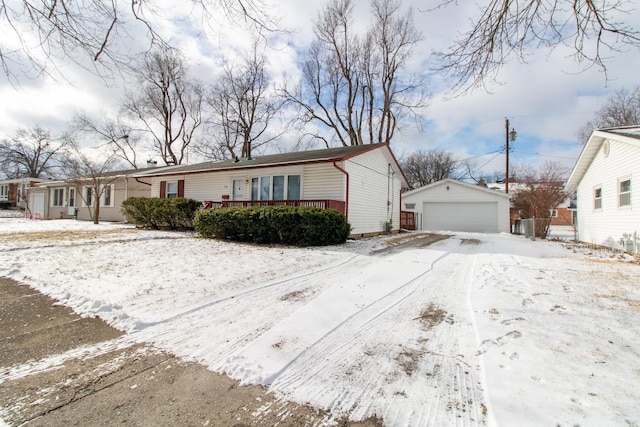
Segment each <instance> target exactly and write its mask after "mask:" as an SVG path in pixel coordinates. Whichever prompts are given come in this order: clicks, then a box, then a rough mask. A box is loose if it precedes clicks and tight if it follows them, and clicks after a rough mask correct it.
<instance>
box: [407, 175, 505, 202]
mask: <svg viewBox="0 0 640 427" xmlns="http://www.w3.org/2000/svg"><path fill="white" fill-rule="evenodd" d="M442 185H459V186H461V187H464V188H468V189H471V190H474V191H482V192H485V193H487V194H492V195H494V196H496V195H497V196H501V197H505V198H507V199H508V198H510V197H511V196H510V195H509V194H507V193H504V192H502V191H498V190H491V189H489V188H485V187H481V186H479V185H474V184H469V183H467V182H462V181H458V180H457V179H452V178H445V179H442V180H440V181H436V182H432V183H431V184H427V185H425V186H423V187H419V188H416V189H415V190H411V191H407V192H406V193H403V196H410V195H413V194H417V193H420V192H423V191H428V190H430V189H432V188H435V187H439V186H442Z"/></svg>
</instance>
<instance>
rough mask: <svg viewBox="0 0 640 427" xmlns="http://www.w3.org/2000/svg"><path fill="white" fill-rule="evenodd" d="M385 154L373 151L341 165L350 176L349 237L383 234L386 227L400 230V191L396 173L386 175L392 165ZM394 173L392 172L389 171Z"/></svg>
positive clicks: (399, 180) (382, 151)
mask: <svg viewBox="0 0 640 427" xmlns="http://www.w3.org/2000/svg"><path fill="white" fill-rule="evenodd" d="M384 153H385V151H384V150H380V149H378V150H372V151H369V152H367V153H364V154H362V155H360V156H357V157H355V158H353V159H350V160H347V161H345V162H344V169H345V170H346V171H347V172H348V173H349V185H350V188H349V206H348V216H349V223H350V224H351V226H352V231H351V232H352V234H355V235H358V234H362V233H372V232H383V231H385V224H386V223H389V222H390V223H391V228H392V230H399V229H400V187H401V182H402V178H401V176H399V174H398V172H395V173H393V172H392V173H391V174H390V173H389V164H390V163H391V162H392V161H393V160H392V159H391V158H388V157H387V156H385V154H384ZM392 171H393V168H392Z"/></svg>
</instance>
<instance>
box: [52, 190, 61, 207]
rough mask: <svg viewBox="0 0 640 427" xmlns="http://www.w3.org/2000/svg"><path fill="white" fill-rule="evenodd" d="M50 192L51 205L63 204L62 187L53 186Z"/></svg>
mask: <svg viewBox="0 0 640 427" xmlns="http://www.w3.org/2000/svg"><path fill="white" fill-rule="evenodd" d="M52 192H53V195H52V197H51V206H64V188H54V189H53V190H52Z"/></svg>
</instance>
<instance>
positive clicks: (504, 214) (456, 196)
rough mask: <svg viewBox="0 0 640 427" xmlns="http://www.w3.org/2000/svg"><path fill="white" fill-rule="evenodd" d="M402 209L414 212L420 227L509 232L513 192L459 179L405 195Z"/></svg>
mask: <svg viewBox="0 0 640 427" xmlns="http://www.w3.org/2000/svg"><path fill="white" fill-rule="evenodd" d="M402 210H403V211H410V212H414V215H415V223H416V227H417V228H418V229H422V230H428V231H469V232H482V233H499V232H505V233H506V232H509V195H508V194H505V193H504V192H500V191H495V190H490V189H487V188H484V187H481V186H479V185H473V184H467V183H465V182H461V181H457V180H455V179H444V180H442V181H438V182H434V183H432V184H429V185H425V186H424V187H420V188H417V189H415V190H412V191H408V192H406V193H404V194H402Z"/></svg>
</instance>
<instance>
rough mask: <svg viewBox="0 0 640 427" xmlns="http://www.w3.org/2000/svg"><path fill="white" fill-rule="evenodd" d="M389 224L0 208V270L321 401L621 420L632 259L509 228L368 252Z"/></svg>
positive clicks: (634, 296)
mask: <svg viewBox="0 0 640 427" xmlns="http://www.w3.org/2000/svg"><path fill="white" fill-rule="evenodd" d="M392 239H393V238H392V237H383V238H375V239H365V240H358V241H350V242H348V243H347V244H345V245H341V246H336V247H322V248H305V249H300V248H288V247H279V246H277V247H261V246H255V245H245V244H233V243H225V242H218V241H214V240H205V239H200V238H198V237H197V236H196V235H194V234H192V233H167V232H156V231H141V230H136V229H133V228H131V227H127V226H124V225H113V224H101V225H98V226H96V225H93V224H88V223H83V222H79V221H24V220H19V219H4V220H2V219H0V241H1V242H2V249H0V275H4V276H8V277H12V278H14V279H16V280H20V281H23V282H25V283H28V284H30V285H32V286H34V287H36V288H37V289H39V290H41V291H43V292H45V293H46V294H48V295H51V296H53V297H54V298H57V299H60V300H61V301H62V302H63V303H64V304H67V305H69V306H71V307H73V308H74V309H76V310H77V311H78V312H80V313H82V314H84V315H88V316H93V315H99V316H100V317H102V318H104V319H105V320H107V321H108V322H109V323H111V324H112V325H114V326H116V327H118V328H120V329H122V330H124V331H127V332H128V333H129V335H128V339H133V340H136V341H149V342H153V343H155V344H156V345H157V346H158V347H160V348H163V349H167V350H169V351H172V352H174V353H176V354H178V355H180V356H182V357H184V358H186V359H189V360H195V361H198V362H201V363H203V364H205V365H207V366H208V367H210V368H211V369H213V370H216V371H218V372H225V373H227V374H228V375H230V376H232V377H234V378H236V379H238V380H240V381H241V382H243V383H260V384H264V385H267V386H269V388H270V390H272V391H274V392H276V393H278V394H280V395H281V396H282V397H283V398H286V399H294V400H296V401H298V402H303V403H311V404H313V405H316V406H318V407H322V408H324V409H327V410H330V411H331V412H332V413H333V414H334V415H335V416H336V418H337V417H340V416H343V415H347V416H349V417H350V418H351V419H352V420H360V419H364V418H367V417H370V416H378V417H380V418H382V419H384V422H385V425H389V426H408V425H487V424H488V425H558V424H559V425H576V424H580V425H638V423H639V422H640V409H639V408H638V405H637V402H638V401H640V391H639V390H638V388H637V383H638V381H639V380H640V364H639V362H638V355H639V354H640V332H639V328H638V326H639V325H640V289H639V288H638V287H637V283H638V282H639V281H640V266H638V265H637V264H636V263H632V262H621V261H620V260H619V258H618V257H614V258H613V259H610V258H607V257H605V256H594V254H593V253H589V252H586V251H580V250H576V247H575V246H570V247H569V249H567V248H566V247H565V246H563V244H561V243H550V242H545V241H530V240H527V239H524V238H521V237H517V236H511V235H483V234H455V235H453V236H452V237H451V238H449V239H445V240H442V241H439V242H437V243H434V244H432V245H431V246H427V247H419V246H416V247H403V248H400V247H397V248H396V249H392V250H388V251H376V250H377V249H383V248H385V247H388V246H389V245H390V244H391V243H392ZM597 255H599V254H597Z"/></svg>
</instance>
